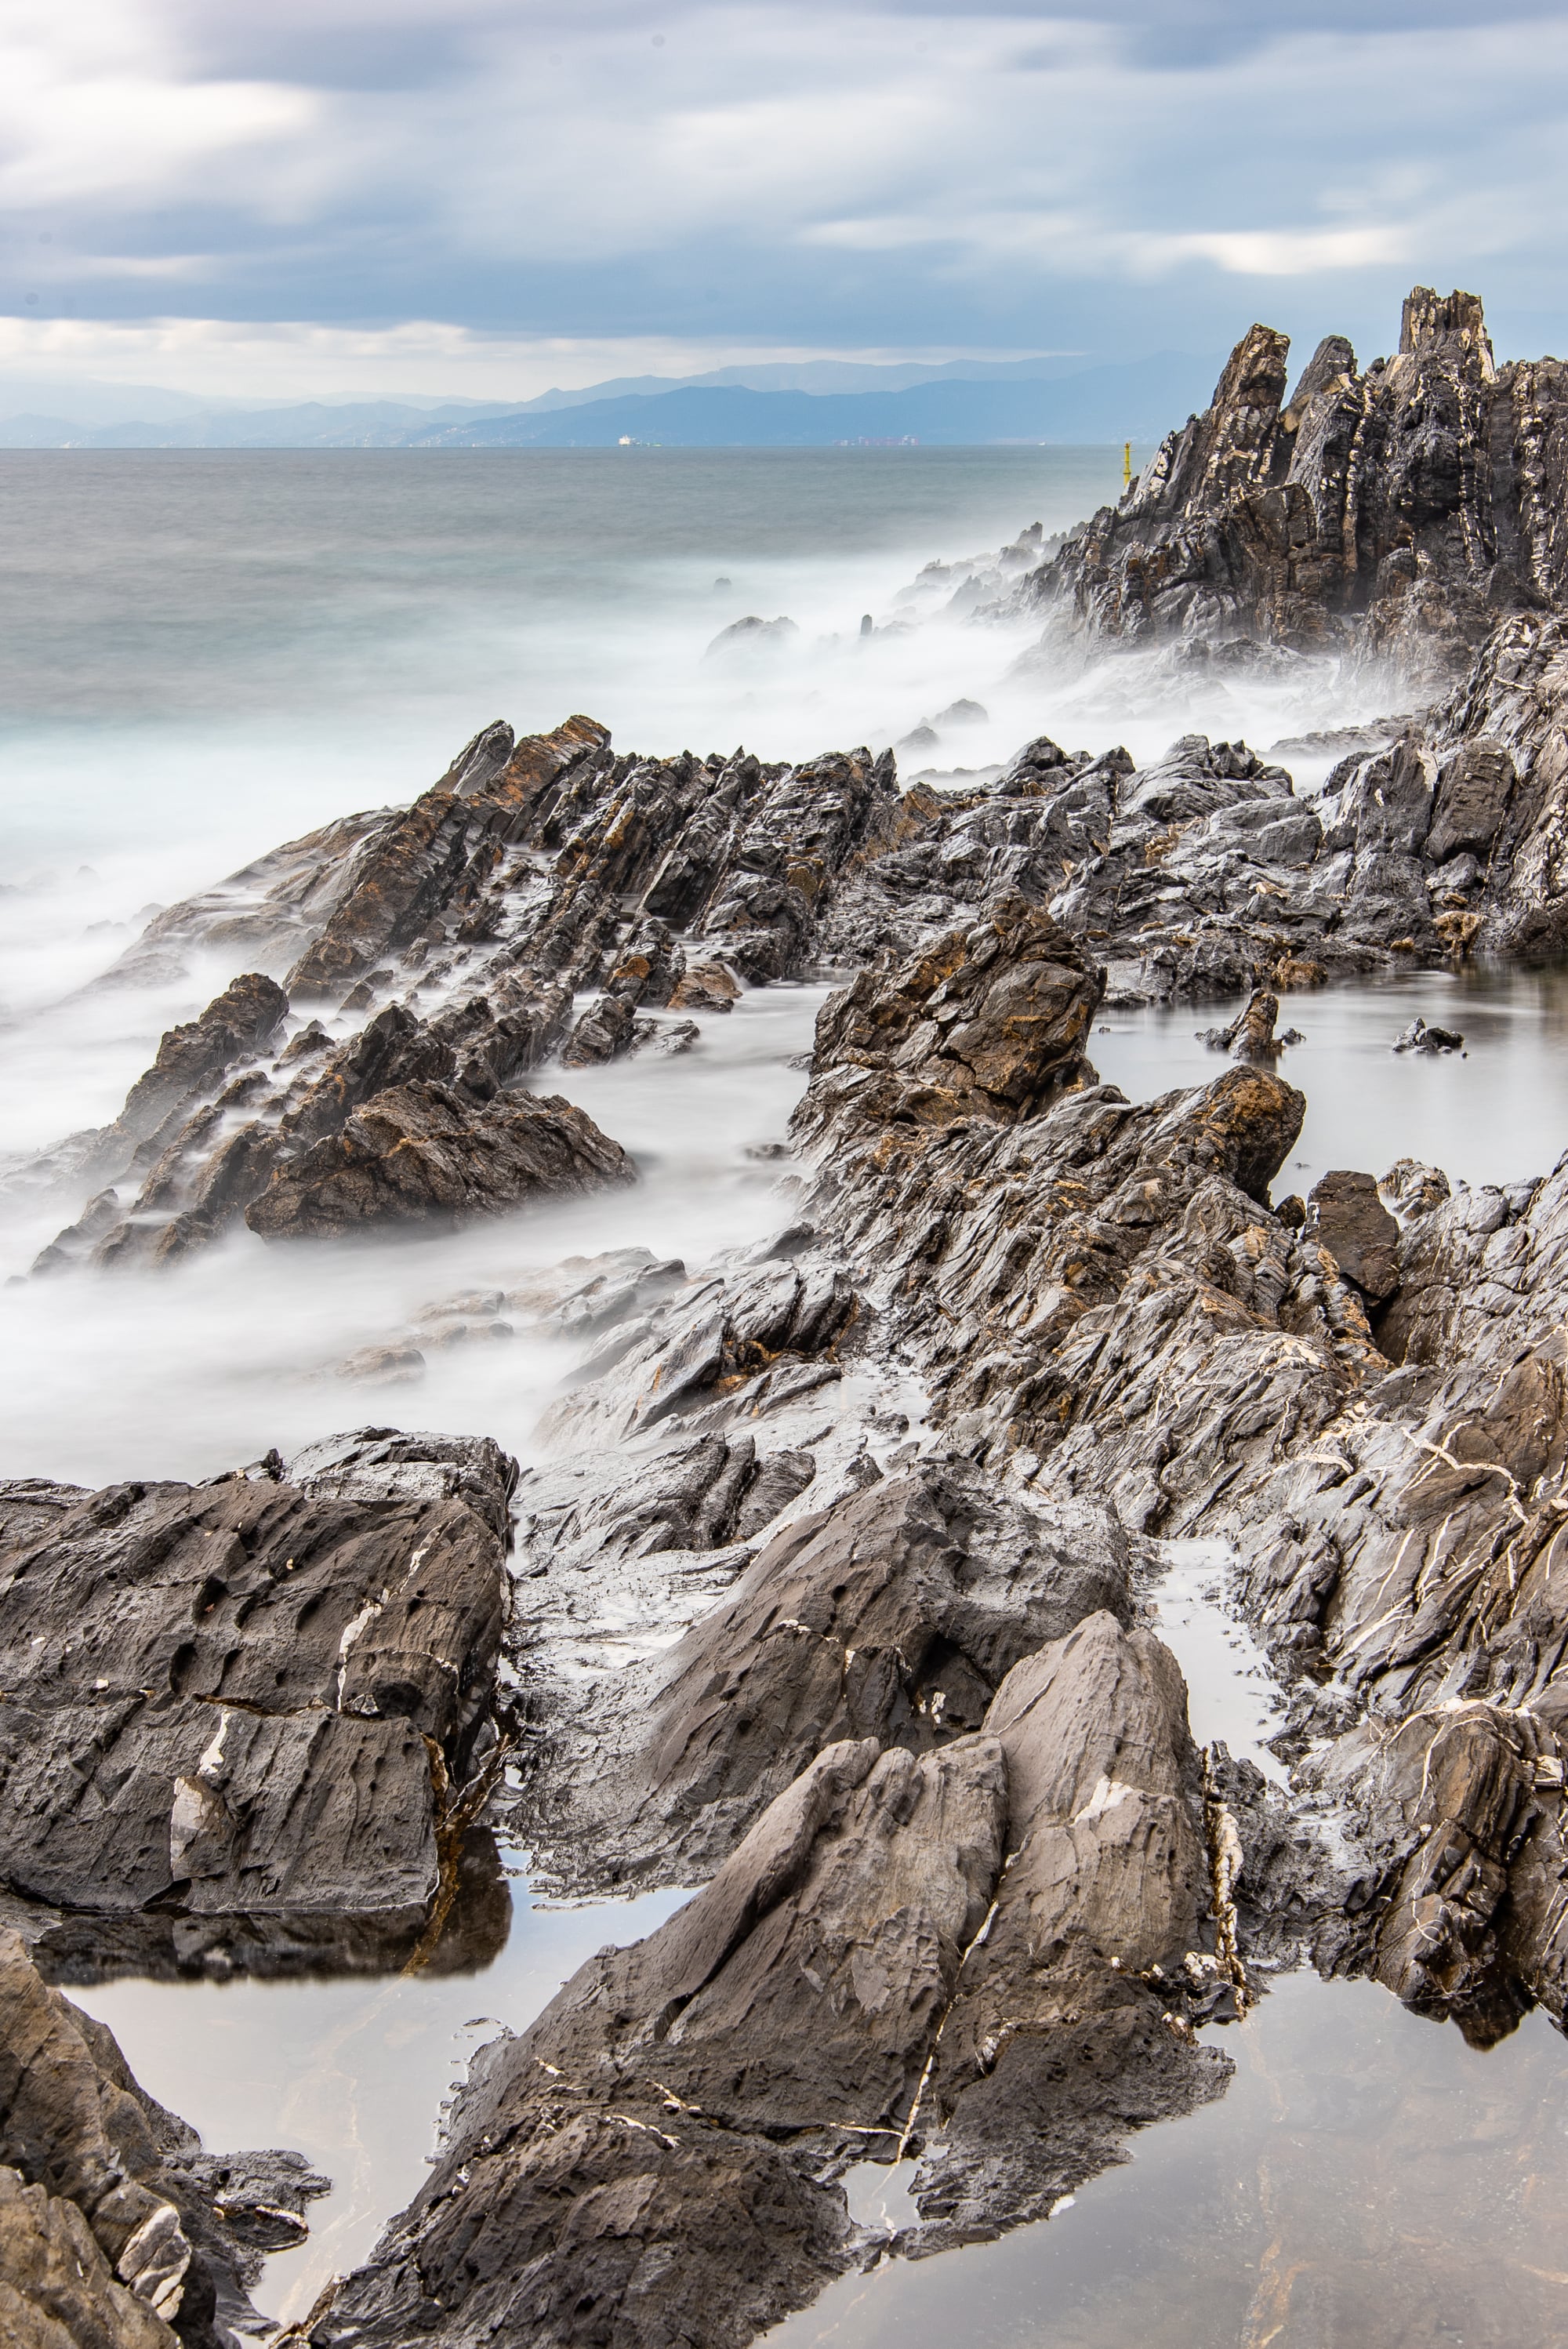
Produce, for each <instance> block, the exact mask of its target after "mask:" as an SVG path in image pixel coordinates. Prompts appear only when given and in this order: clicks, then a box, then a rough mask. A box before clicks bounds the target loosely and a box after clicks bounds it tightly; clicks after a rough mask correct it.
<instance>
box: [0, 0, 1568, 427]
mask: <svg viewBox="0 0 1568 2349" xmlns="http://www.w3.org/2000/svg"><path fill="white" fill-rule="evenodd" d="M1565 129H1568V8H1565V7H1564V6H1563V5H1562V0H1556V5H1536V0H1493V5H1491V6H1482V5H1473V0H1315V5H1313V6H1311V7H1310V8H1302V7H1301V6H1299V5H1295V0H1290V5H1284V0H1250V5H1247V0H1108V5H1095V6H1094V7H1092V8H1087V7H1086V8H1082V9H1080V11H1079V13H1078V14H1072V13H1069V12H1068V11H1066V10H1064V9H1060V8H1057V7H1052V6H1050V5H1027V0H1015V5H1000V6H998V5H988V6H962V5H959V6H955V5H937V0H860V5H855V0H820V4H819V0H759V5H746V4H745V0H742V5H731V4H730V0H727V5H681V0H672V5H645V0H70V5H59V0H49V5H43V0H0V373H4V375H5V377H6V378H9V379H10V380H12V381H13V382H15V380H17V379H18V378H25V377H26V376H28V375H32V376H36V377H37V378H40V379H42V378H48V379H49V380H50V381H51V382H56V383H57V382H59V381H60V380H62V379H67V380H68V379H70V378H77V377H80V378H95V379H98V380H100V381H109V382H121V383H132V382H134V383H158V384H164V385H170V386H172V387H174V388H180V389H183V390H186V391H188V392H191V393H194V394H196V395H198V396H201V397H209V396H222V397H225V398H248V397H255V398H312V397H324V398H346V397H353V398H396V397H397V396H398V395H399V394H403V395H415V394H418V395H423V396H425V397H443V396H445V397H457V398H483V399H505V398H528V397H530V396H531V395H532V394H534V393H536V392H539V391H542V390H544V389H545V388H548V387H549V386H551V385H554V384H561V385H566V386H575V385H578V384H583V383H588V382H593V381H596V380H599V379H602V378H604V377H608V376H618V375H632V374H642V373H659V374H667V375H679V374H689V373H695V372H697V371H699V370H701V369H703V368H706V367H717V366H724V365H733V364H738V363H742V362H745V361H748V360H749V361H753V362H756V361H760V360H764V359H772V360H777V359H796V358H801V357H846V358H857V359H863V358H888V359H893V358H897V359H909V358H951V357H956V356H962V355H965V354H973V355H976V356H985V357H1002V356H1007V355H1012V354H1023V353H1035V352H1053V353H1055V352H1062V353H1075V354H1076V353H1081V354H1083V355H1084V357H1085V358H1086V360H1087V361H1092V362H1096V363H1098V362H1103V361H1106V360H1114V359H1119V358H1132V357H1141V356H1144V355H1146V354H1148V353H1150V352H1153V351H1157V350H1162V349H1177V350H1191V351H1211V350H1222V349H1224V348H1225V347H1228V346H1229V344H1231V343H1232V342H1233V341H1234V340H1235V339H1236V337H1237V336H1239V335H1240V334H1241V333H1242V332H1243V330H1244V329H1245V327H1246V326H1247V325H1248V324H1249V323H1250V322H1251V321H1252V320H1253V319H1254V318H1263V319H1264V320H1266V321H1267V322H1268V323H1270V324H1271V325H1274V326H1281V327H1283V328H1284V329H1285V331H1287V332H1289V333H1291V334H1292V335H1293V336H1295V337H1296V339H1297V342H1298V356H1300V357H1305V351H1301V350H1300V349H1299V346H1300V345H1301V344H1302V343H1305V344H1306V345H1307V347H1310V345H1311V343H1312V342H1314V341H1315V339H1316V337H1317V336H1319V335H1321V334H1323V333H1326V332H1328V331H1331V330H1338V331H1343V332H1346V333H1348V334H1349V335H1350V336H1352V338H1353V339H1354V340H1355V342H1356V344H1357V350H1358V351H1359V352H1360V354H1361V356H1362V357H1363V359H1364V360H1365V359H1366V358H1368V357H1373V356H1376V355H1377V353H1378V352H1382V351H1386V350H1387V349H1389V348H1390V347H1393V345H1394V343H1395V341H1396V338H1397V336H1398V305H1399V302H1400V299H1401V297H1402V296H1403V295H1404V294H1405V292H1406V291H1407V290H1408V287H1409V286H1410V285H1412V284H1415V283H1430V284H1434V285H1439V287H1440V288H1442V289H1444V290H1446V289H1447V288H1448V287H1449V286H1450V285H1467V286H1469V287H1470V288H1471V289H1472V290H1474V291H1477V292H1479V293H1480V294H1481V295H1483V296H1484V298H1485V300H1486V304H1487V312H1488V317H1489V320H1490V322H1491V326H1492V329H1493V334H1494V336H1495V338H1496V340H1497V342H1498V345H1499V349H1500V356H1501V355H1509V354H1517V355H1519V356H1527V355H1528V356H1534V355H1536V354H1538V353H1539V352H1541V351H1542V350H1558V351H1563V350H1564V349H1568V242H1565V241H1564V239H1563V236H1562V234H1561V223H1562V222H1563V218H1564V213H1565V210H1568V205H1565V198H1568V138H1565V136H1564V131H1565Z"/></svg>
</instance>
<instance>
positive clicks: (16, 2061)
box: [0, 1930, 327, 2349]
mask: <svg viewBox="0 0 1568 2349" xmlns="http://www.w3.org/2000/svg"><path fill="white" fill-rule="evenodd" d="M326 2190H327V2180H326V2179H325V2178H320V2177H318V2176H317V2175H316V2174H315V2172H314V2171H313V2170H312V2169H311V2168H310V2167H309V2165H308V2163H306V2162H305V2161H304V2159H303V2158H301V2156H300V2155H298V2154H296V2153H285V2152H275V2151H274V2152H268V2153H248V2154H237V2155H214V2154H210V2153H206V2152H204V2151H203V2150H202V2147H201V2139H200V2138H199V2137H197V2136H196V2133H195V2131H194V2130H193V2129H191V2128H189V2127H186V2125H185V2123H184V2122H183V2121H181V2120H178V2119H176V2117H175V2116H174V2115H173V2114H172V2113H169V2112H165V2110H164V2109H163V2107H162V2106H160V2105H158V2104H156V2103H154V2101H153V2099H152V2098H151V2097H150V2096H149V2095H146V2094H145V2093H144V2092H143V2091H142V2090H141V2089H140V2088H139V2086H138V2085H137V2084H136V2082H135V2080H134V2079H133V2078H132V2077H131V2075H130V2073H129V2070H128V2069H127V2067H126V2064H125V2059H124V2057H123V2056H122V2055H121V2054H120V2052H119V2047H118V2046H117V2045H116V2044H115V2041H114V2037H113V2035H112V2033H109V2032H108V2031H107V2030H106V2029H105V2028H104V2026H103V2024H102V2023H96V2022H94V2021H93V2020H92V2019H91V2017H89V2016H88V2015H86V2014H83V2013H80V2012H79V2010H78V2009H77V2008H76V2007H74V2006H73V2005H72V2004H71V2003H70V2002H69V2001H68V2000H67V1999H65V1998H63V1997H62V1996H61V1994H60V1992H58V1991H57V1990H52V1989H50V1988H49V1987H48V1985H47V1984H46V1982H44V1981H43V1980H42V1978H41V1977H40V1975H39V1973H38V1971H37V1970H36V1967H35V1966H34V1964H33V1963H32V1961H31V1960H30V1959H29V1957H28V1956H27V1953H26V1948H25V1947H24V1944H23V1942H22V1940H21V1939H20V1937H19V1936H18V1935H17V1934H15V1933H14V1932H10V1931H6V1930H0V2314H3V2315H4V2318H5V2337H6V2339H7V2341H13V2342H15V2343H16V2344H19V2349H33V2344H38V2349H57V2344H60V2343H61V2342H68V2343H71V2344H100V2343H101V2344H104V2349H169V2344H173V2343H174V2342H176V2341H178V2342H180V2343H181V2344H184V2349H235V2343H236V2331H235V2328H236V2327H238V2328H239V2330H240V2332H242V2333H245V2334H253V2333H256V2332H257V2331H259V2330H260V2329H261V2328H262V2323H263V2320H262V2319H260V2318H259V2317H258V2315H257V2313H256V2311H255V2310H254V2309H253V2307H252V2305H251V2302H250V2300H249V2297H248V2292H247V2289H246V2288H247V2286H249V2285H251V2284H253V2283H254V2282H255V2281H256V2278H257V2277H258V2275H259V2274H260V2272H261V2268H262V2256H263V2253H264V2252H266V2251H277V2250H282V2249H284V2248H290V2247H292V2246H293V2245H294V2244H295V2243H297V2242H300V2241H302V2240H304V2236H305V2234H306V2232H307V2221H306V2218H305V2212H306V2210H307V2209H308V2207H309V2204H310V2202H311V2200H312V2199H314V2198H315V2197H316V2196H318V2195H321V2194H324V2193H325V2191H326Z"/></svg>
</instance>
